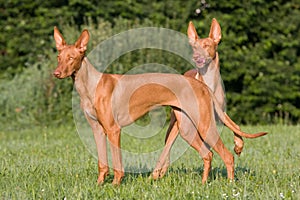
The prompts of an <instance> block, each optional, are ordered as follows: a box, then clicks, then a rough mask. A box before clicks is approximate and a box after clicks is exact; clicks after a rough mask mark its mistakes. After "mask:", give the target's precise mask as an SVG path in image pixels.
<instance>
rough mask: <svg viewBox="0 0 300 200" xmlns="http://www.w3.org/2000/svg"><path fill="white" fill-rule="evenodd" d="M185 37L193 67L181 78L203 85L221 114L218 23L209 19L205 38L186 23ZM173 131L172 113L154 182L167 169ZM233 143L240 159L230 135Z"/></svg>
mask: <svg viewBox="0 0 300 200" xmlns="http://www.w3.org/2000/svg"><path fill="white" fill-rule="evenodd" d="M187 35H188V38H189V43H190V45H191V47H192V49H193V61H194V62H195V64H196V68H195V69H192V70H189V71H187V72H186V73H185V74H184V75H185V76H189V77H193V78H195V79H197V80H199V81H202V82H204V83H206V85H207V86H208V87H209V88H210V89H211V90H212V92H213V93H214V95H215V97H216V99H217V102H218V103H219V105H220V107H221V108H222V109H223V110H225V94H224V90H223V85H222V79H221V75H220V65H219V55H218V52H217V48H218V44H219V42H220V40H221V37H222V35H221V27H220V25H219V23H218V21H217V20H216V19H215V18H213V19H212V23H211V26H210V32H209V35H208V37H207V38H199V36H198V34H197V31H196V29H195V26H194V24H193V23H192V22H190V23H189V26H188V30H187ZM176 127H177V125H176V117H175V115H174V112H172V113H171V120H170V125H169V128H168V130H167V135H166V139H165V141H166V145H165V148H164V150H163V153H162V155H161V157H160V159H159V161H158V163H157V165H156V167H155V169H154V171H153V173H152V177H153V178H154V179H157V178H160V177H163V176H164V174H165V173H166V171H167V169H168V167H169V163H170V159H169V152H170V149H171V147H172V145H173V143H174V141H175V139H176V137H177V135H178V128H176ZM236 128H237V129H239V127H238V126H236ZM234 143H235V147H234V151H235V153H236V154H237V155H240V154H241V152H242V150H243V144H244V142H243V138H242V137H241V136H239V135H238V134H235V133H234Z"/></svg>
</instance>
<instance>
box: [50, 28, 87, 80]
mask: <svg viewBox="0 0 300 200" xmlns="http://www.w3.org/2000/svg"><path fill="white" fill-rule="evenodd" d="M89 38H90V36H89V32H88V31H87V30H83V31H82V33H81V35H80V37H79V38H78V40H77V41H76V42H75V44H73V45H67V43H66V41H65V39H64V38H63V36H62V34H61V33H60V32H59V30H58V28H57V27H54V40H55V43H56V49H57V50H58V56H57V61H58V65H57V67H56V69H55V70H54V72H53V75H54V76H55V77H56V78H66V77H69V76H71V75H73V74H74V73H76V72H77V71H78V70H79V68H80V66H81V62H82V59H83V58H84V56H85V51H86V49H87V44H88V42H89Z"/></svg>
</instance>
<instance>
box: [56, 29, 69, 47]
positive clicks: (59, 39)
mask: <svg viewBox="0 0 300 200" xmlns="http://www.w3.org/2000/svg"><path fill="white" fill-rule="evenodd" d="M54 40H55V43H56V49H57V50H58V51H61V50H62V49H63V48H64V47H65V46H66V41H65V39H64V38H63V36H62V34H61V33H60V32H59V30H58V28H57V27H56V26H55V27H54Z"/></svg>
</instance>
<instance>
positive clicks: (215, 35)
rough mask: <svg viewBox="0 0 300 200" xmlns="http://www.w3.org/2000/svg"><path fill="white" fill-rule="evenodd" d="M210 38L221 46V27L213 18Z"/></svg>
mask: <svg viewBox="0 0 300 200" xmlns="http://www.w3.org/2000/svg"><path fill="white" fill-rule="evenodd" d="M209 37H210V38H211V39H212V40H213V41H214V42H215V43H216V44H219V42H220V40H221V38H222V35H221V27H220V24H219V23H218V21H217V20H216V19H215V18H213V19H212V22H211V26H210V32H209Z"/></svg>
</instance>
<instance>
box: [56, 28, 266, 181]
mask: <svg viewBox="0 0 300 200" xmlns="http://www.w3.org/2000/svg"><path fill="white" fill-rule="evenodd" d="M54 39H55V42H56V48H57V50H58V52H59V54H58V57H57V60H58V66H57V68H56V69H55V71H54V72H53V75H54V76H55V77H56V78H59V79H62V78H66V77H72V79H73V82H74V86H75V88H76V90H77V92H78V94H79V96H80V105H81V108H82V110H83V112H84V114H85V117H86V119H87V121H88V123H89V124H90V126H91V128H92V130H93V133H94V138H95V142H96V146H97V152H98V170H99V174H98V181H97V182H98V184H100V183H103V182H104V180H105V177H106V176H107V174H108V172H109V167H108V161H107V149H106V145H107V144H106V137H107V138H108V141H109V142H110V149H111V154H112V163H113V170H114V179H113V184H120V182H121V180H122V177H123V176H124V169H123V166H122V159H121V149H120V148H121V147H120V134H121V128H122V127H124V126H126V125H129V124H130V123H132V122H133V121H135V120H136V119H138V118H139V117H141V116H143V115H144V114H145V113H147V112H148V111H149V110H151V109H152V108H153V107H155V106H156V105H163V106H171V107H172V108H173V109H174V110H175V117H176V120H177V127H178V128H179V130H180V133H181V136H182V137H183V138H184V139H185V140H186V141H187V142H188V143H189V144H190V145H191V146H193V147H194V148H195V149H196V150H197V151H198V152H199V154H200V155H201V156H202V158H203V160H204V173H203V177H202V182H203V183H204V182H205V181H206V180H207V177H208V173H209V170H210V166H211V161H212V153H211V151H210V147H212V148H213V149H214V150H215V151H216V152H217V153H218V154H219V155H220V157H221V158H222V160H223V161H224V163H225V165H226V168H227V173H228V178H229V179H231V180H232V179H233V178H234V159H233V155H232V154H231V153H230V152H229V151H228V150H227V149H226V147H225V146H224V144H223V142H222V140H221V139H220V137H219V134H218V132H217V127H216V123H215V116H214V108H213V107H214V105H215V110H216V112H217V114H218V116H219V117H220V119H221V121H222V122H223V123H225V124H226V126H228V127H229V128H230V129H231V130H233V131H234V132H235V133H237V134H239V135H241V136H243V137H244V136H248V137H252V138H254V137H260V136H262V135H265V134H266V133H265V132H262V133H257V134H253V135H252V134H251V135H250V134H246V133H244V132H242V131H240V130H238V129H236V128H235V126H236V125H234V123H233V122H232V121H231V120H230V119H229V117H228V116H227V115H225V114H224V112H223V111H222V109H221V108H220V106H219V104H218V103H217V102H216V99H215V97H214V96H213V94H212V93H211V91H210V89H209V88H208V87H207V86H206V85H205V84H204V83H201V82H199V81H198V80H195V79H194V78H190V77H185V76H181V75H177V74H158V73H152V74H139V75H118V74H104V73H100V72H98V71H97V70H96V69H95V67H94V66H93V65H92V64H91V63H90V62H89V60H88V59H87V57H86V56H85V52H86V49H87V44H88V41H89V33H88V31H87V30H84V31H83V32H82V33H81V35H80V37H79V38H78V40H77V41H76V42H75V44H73V45H68V44H67V43H66V41H65V40H64V38H63V36H62V34H61V33H60V32H59V30H58V29H57V28H56V27H55V28H54ZM191 100H192V105H191V104H190V103H189V102H190V101H191ZM193 126H194V127H196V128H197V130H198V132H197V133H196V134H195V131H194V129H193V128H194V127H193ZM191 127H192V128H191ZM191 130H192V131H191ZM196 136H198V137H196Z"/></svg>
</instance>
